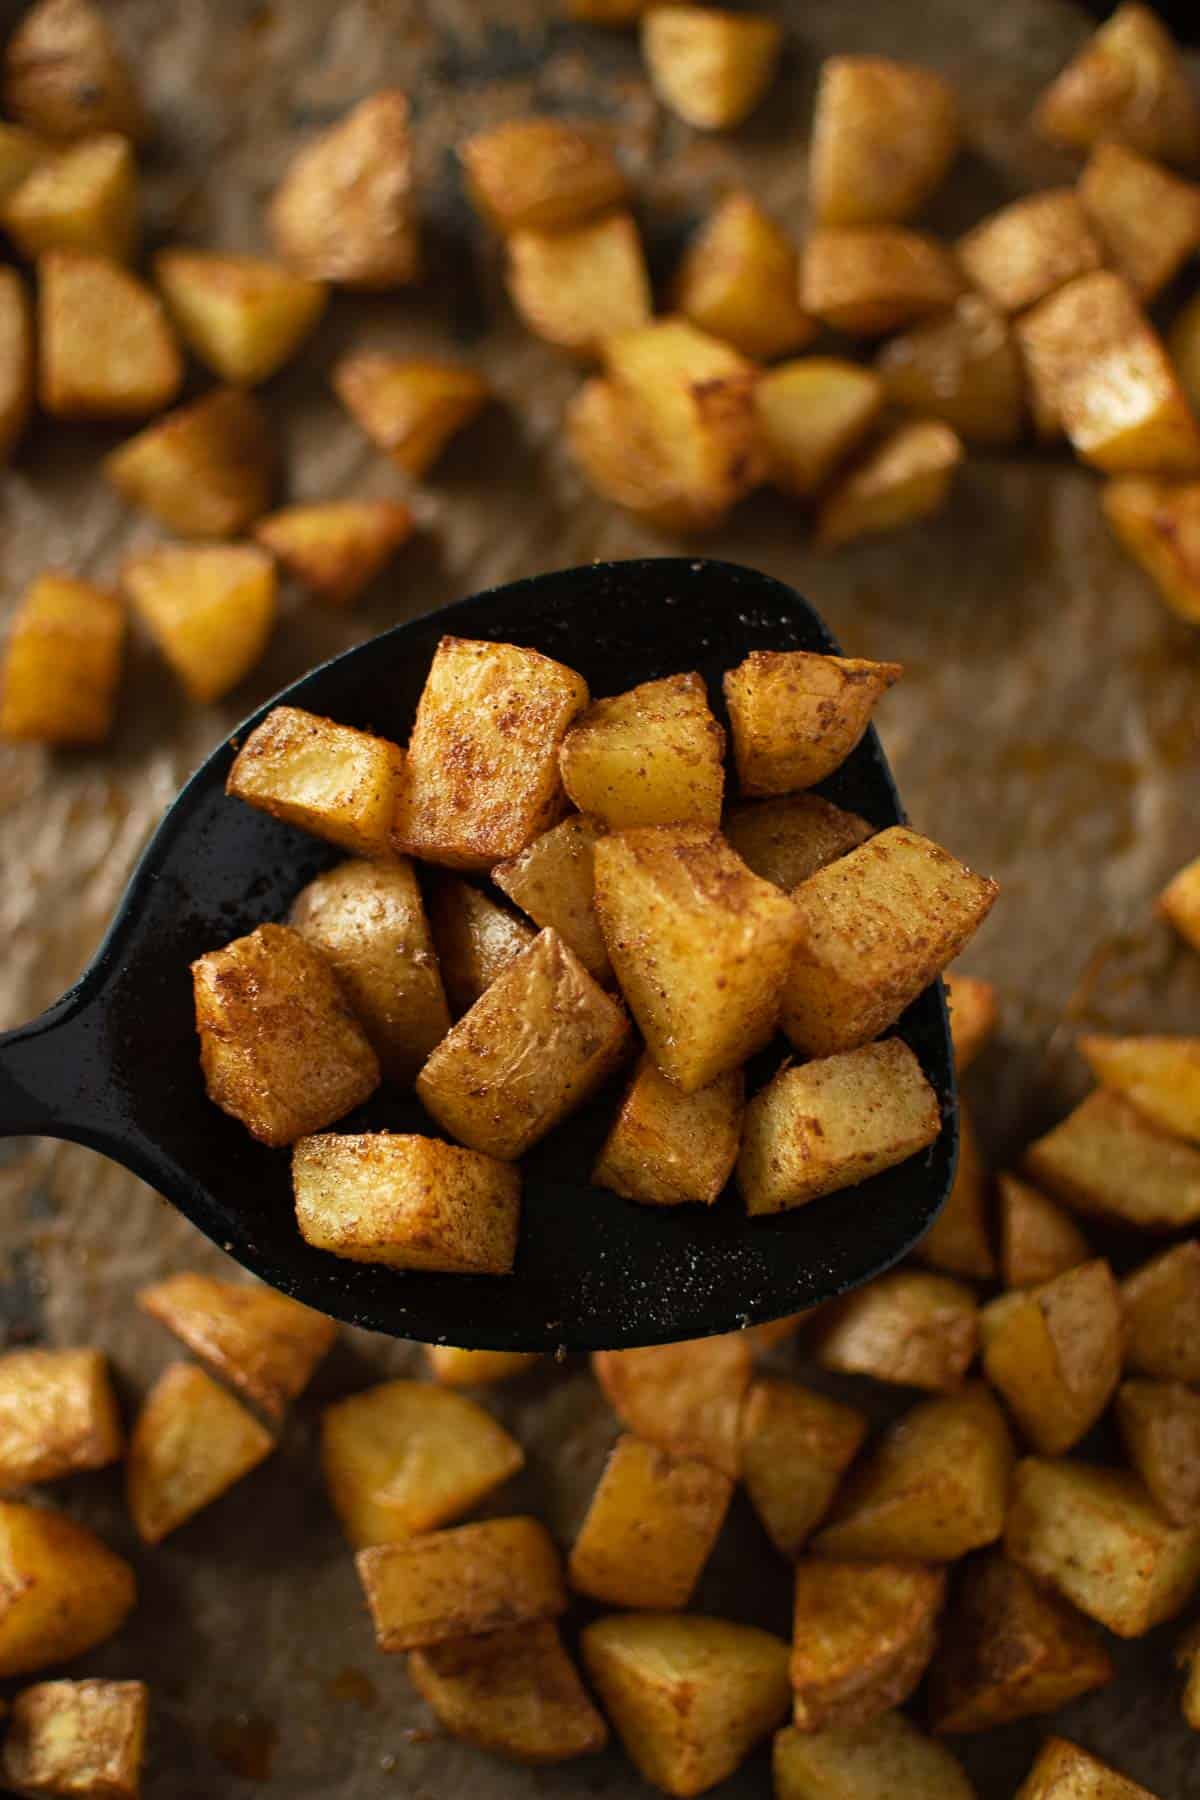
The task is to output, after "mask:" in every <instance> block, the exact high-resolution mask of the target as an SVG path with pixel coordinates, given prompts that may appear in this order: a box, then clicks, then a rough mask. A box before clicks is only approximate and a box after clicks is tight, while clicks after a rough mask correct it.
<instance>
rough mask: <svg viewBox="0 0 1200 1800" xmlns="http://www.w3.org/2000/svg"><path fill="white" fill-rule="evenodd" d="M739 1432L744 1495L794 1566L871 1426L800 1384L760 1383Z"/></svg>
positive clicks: (746, 1407) (750, 1397)
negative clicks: (868, 1427)
mask: <svg viewBox="0 0 1200 1800" xmlns="http://www.w3.org/2000/svg"><path fill="white" fill-rule="evenodd" d="M785 1322H787V1321H785ZM740 1433H741V1435H740V1443H741V1465H742V1480H743V1481H744V1483H745V1485H746V1492H747V1493H748V1494H749V1496H750V1500H751V1503H752V1504H753V1506H754V1510H755V1512H756V1513H757V1514H758V1516H759V1518H760V1519H761V1520H762V1523H763V1526H764V1527H765V1529H766V1532H767V1535H768V1536H769V1537H770V1539H771V1542H772V1543H773V1544H774V1545H775V1548H776V1549H777V1550H778V1551H779V1552H780V1554H781V1555H782V1556H786V1557H789V1558H791V1559H794V1558H795V1557H797V1556H798V1555H799V1554H800V1551H801V1550H802V1549H803V1547H804V1545H805V1543H806V1542H807V1540H808V1538H809V1537H810V1536H811V1535H812V1533H813V1531H815V1529H816V1527H817V1526H818V1525H819V1524H820V1522H821V1520H822V1519H823V1518H824V1517H825V1514H826V1513H827V1512H828V1511H829V1508H830V1506H831V1505H832V1504H833V1497H834V1495H835V1494H836V1492H837V1490H838V1484H839V1483H840V1481H841V1479H842V1476H843V1475H844V1474H845V1472H846V1470H847V1469H848V1468H849V1467H850V1464H851V1463H852V1462H853V1461H854V1458H855V1457H856V1456H857V1454H858V1452H859V1450H860V1448H861V1447H862V1442H863V1439H864V1438H865V1437H866V1435H867V1421H866V1419H865V1418H864V1417H863V1416H862V1414H861V1413H857V1412H855V1411H854V1410H853V1408H851V1407H849V1406H842V1405H840V1404H839V1403H838V1402H837V1401H836V1400H829V1399H827V1398H826V1396H825V1395H824V1394H816V1393H813V1392H811V1391H810V1390H809V1389H808V1388H803V1387H801V1386H800V1385H799V1383H797V1382H794V1381H779V1380H775V1379H773V1378H771V1377H767V1376H759V1377H758V1378H757V1379H756V1380H755V1381H754V1382H753V1383H752V1384H751V1387H750V1389H749V1391H748V1392H747V1394H746V1400H745V1404H744V1405H743V1407H742V1415H741V1427H740Z"/></svg>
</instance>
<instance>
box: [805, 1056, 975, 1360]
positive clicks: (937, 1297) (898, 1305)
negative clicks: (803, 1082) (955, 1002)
mask: <svg viewBox="0 0 1200 1800" xmlns="http://www.w3.org/2000/svg"><path fill="white" fill-rule="evenodd" d="M878 1047H879V1048H883V1046H882V1045H881V1046H878ZM911 1054H912V1053H911V1051H910V1052H909V1055H911ZM810 1066H811V1065H810ZM825 1321H826V1322H824V1323H823V1324H822V1327H821V1333H820V1336H819V1338H818V1340H817V1361H818V1362H819V1363H821V1364H822V1365H823V1366H824V1367H825V1368H827V1369H837V1370H839V1371H840V1372H841V1373H842V1374H845V1375H870V1376H873V1377H874V1379H875V1380H876V1381H895V1382H899V1383H901V1385H905V1384H906V1385H908V1386H909V1387H920V1388H927V1389H929V1391H930V1392H931V1393H944V1394H948V1393H954V1392H956V1391H957V1390H958V1389H959V1388H960V1387H961V1386H962V1384H963V1378H964V1377H965V1375H966V1372H967V1370H968V1369H969V1368H970V1366H971V1364H972V1363H973V1362H974V1360H975V1355H976V1352H977V1351H978V1348H979V1313H978V1308H977V1306H976V1304H975V1296H974V1294H973V1293H972V1292H971V1290H970V1288H968V1287H964V1286H963V1284H962V1283H961V1282H959V1281H949V1280H947V1278H946V1277H945V1276H944V1275H928V1274H924V1273H923V1272H922V1271H920V1270H917V1269H893V1270H892V1272H891V1273H890V1274H888V1275H881V1276H880V1277H879V1279H878V1280H877V1281H871V1282H868V1283H867V1285H866V1286H865V1287H861V1288H859V1289H858V1291H857V1292H856V1293H853V1294H850V1295H848V1296H847V1297H846V1298H845V1299H844V1300H840V1301H838V1302H837V1304H836V1305H835V1306H834V1307H833V1308H832V1310H831V1311H830V1312H829V1313H828V1314H826V1315H825Z"/></svg>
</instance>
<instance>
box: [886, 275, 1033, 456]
mask: <svg viewBox="0 0 1200 1800" xmlns="http://www.w3.org/2000/svg"><path fill="white" fill-rule="evenodd" d="M875 367H876V368H877V369H878V371H879V374H880V375H881V376H882V378H883V383H884V386H885V388H886V389H887V394H888V398H889V399H890V400H891V401H893V402H894V403H895V404H896V405H897V406H903V407H905V408H907V410H908V411H909V412H915V413H919V414H922V415H923V416H924V417H926V418H929V419H940V420H941V421H942V423H943V424H945V425H949V426H950V427H951V428H952V429H953V430H954V431H956V432H957V433H958V435H959V436H960V437H961V438H965V439H966V441H967V443H969V444H983V445H986V446H988V447H995V446H1000V445H1005V444H1013V443H1016V441H1017V439H1018V438H1019V437H1020V436H1021V433H1022V430H1023V428H1024V424H1025V372H1024V368H1023V367H1022V363H1021V356H1020V352H1019V351H1018V349H1017V345H1016V340H1015V339H1014V337H1013V334H1012V330H1011V327H1010V326H1009V323H1008V321H1007V319H1005V318H1004V317H1003V315H1002V314H1001V313H999V312H997V310H996V308H995V307H994V306H992V304H991V303H990V301H987V300H985V299H983V297H982V296H981V295H979V294H964V295H963V297H962V299H961V300H959V301H958V302H957V304H956V305H955V307H954V309H953V311H952V312H948V313H945V314H944V315H942V316H941V317H940V318H936V319H926V320H924V321H923V323H921V324H919V325H914V326H913V327H912V329H911V331H904V332H901V333H900V335H899V336H898V337H894V338H891V339H890V340H889V341H888V343H886V344H885V345H884V346H883V349H882V350H881V351H880V352H879V355H878V356H877V358H876V359H875Z"/></svg>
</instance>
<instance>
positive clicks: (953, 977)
mask: <svg viewBox="0 0 1200 1800" xmlns="http://www.w3.org/2000/svg"><path fill="white" fill-rule="evenodd" d="M942 984H943V986H944V987H945V990H946V1006H947V1009H948V1011H949V1014H950V1036H951V1037H952V1038H953V1040H954V1066H955V1068H956V1069H957V1070H958V1072H959V1074H960V1075H962V1074H964V1073H965V1071H966V1070H967V1069H969V1068H970V1066H971V1064H972V1063H973V1062H974V1061H975V1058H976V1057H977V1056H978V1055H979V1052H980V1051H981V1050H982V1049H983V1047H984V1045H985V1044H987V1043H988V1042H989V1041H990V1040H991V1038H992V1037H993V1036H994V1035H995V1032H996V1026H997V1024H998V1023H999V1018H1000V1006H999V1000H998V996H997V993H996V988H995V986H994V984H993V983H992V982H990V981H980V980H979V978H978V976H975V975H959V974H956V972H955V971H954V970H953V969H949V970H947V972H946V973H945V974H944V975H943V976H942ZM1055 1272H1056V1273H1057V1271H1055Z"/></svg>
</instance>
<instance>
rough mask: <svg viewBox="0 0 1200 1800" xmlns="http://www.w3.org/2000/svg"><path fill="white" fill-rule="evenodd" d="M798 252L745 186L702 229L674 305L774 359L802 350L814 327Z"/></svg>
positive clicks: (746, 349) (713, 331)
mask: <svg viewBox="0 0 1200 1800" xmlns="http://www.w3.org/2000/svg"><path fill="white" fill-rule="evenodd" d="M799 272H800V258H799V255H798V254H797V251H796V247H795V245H794V244H793V243H792V241H791V239H790V238H789V237H788V236H787V234H786V232H784V231H782V230H781V229H780V227H779V226H778V225H777V224H776V223H775V221H774V219H773V218H772V217H771V215H770V214H769V213H768V212H765V211H764V210H763V208H762V207H761V206H760V205H759V204H758V201H757V200H755V198H754V197H753V195H752V194H748V193H747V192H746V191H745V190H744V189H739V190H738V191H736V192H734V193H732V194H730V195H729V196H728V198H727V199H725V200H723V201H722V202H721V204H720V206H718V207H717V209H716V211H715V212H714V213H713V214H712V215H711V216H710V218H709V219H708V220H707V221H706V223H705V224H704V225H703V226H702V227H701V229H700V230H699V231H698V232H697V234H696V236H695V237H694V238H693V239H692V241H691V243H690V244H689V245H688V249H687V254H686V256H685V257H684V259H683V262H682V264H681V265H680V269H679V273H678V275H677V276H676V278H675V304H676V306H677V308H678V310H679V311H680V312H681V313H682V314H683V315H684V317H685V318H687V319H690V320H691V321H692V324H693V325H698V326H699V327H700V329H701V331H707V332H709V333H710V335H711V336H713V337H715V338H721V339H722V341H723V342H724V343H727V344H732V345H733V346H734V348H735V349H737V350H740V351H742V353H743V354H744V355H746V356H753V357H759V358H761V359H762V361H764V362H770V361H771V359H772V358H773V357H776V356H784V355H786V353H787V352H788V351H789V350H799V349H800V348H801V346H802V345H804V344H807V343H808V341H809V339H810V338H811V337H812V335H813V333H814V331H815V329H816V328H815V326H814V325H813V322H812V320H811V319H809V318H806V316H805V315H804V313H802V312H801V310H800V302H799V300H798V299H797V298H796V294H797V284H798V280H799Z"/></svg>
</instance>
